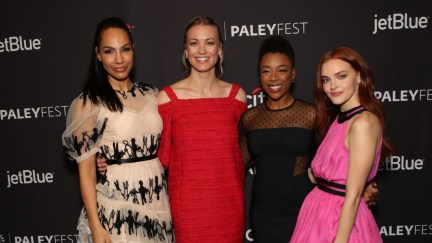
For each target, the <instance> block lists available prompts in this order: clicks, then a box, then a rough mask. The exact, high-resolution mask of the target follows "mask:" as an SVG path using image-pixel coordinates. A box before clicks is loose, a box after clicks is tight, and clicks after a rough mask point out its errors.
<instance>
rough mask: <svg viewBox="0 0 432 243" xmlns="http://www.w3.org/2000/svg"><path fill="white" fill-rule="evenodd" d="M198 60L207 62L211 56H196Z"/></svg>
mask: <svg viewBox="0 0 432 243" xmlns="http://www.w3.org/2000/svg"><path fill="white" fill-rule="evenodd" d="M196 59H197V60H198V62H206V61H207V60H208V59H209V58H208V57H197V58H196Z"/></svg>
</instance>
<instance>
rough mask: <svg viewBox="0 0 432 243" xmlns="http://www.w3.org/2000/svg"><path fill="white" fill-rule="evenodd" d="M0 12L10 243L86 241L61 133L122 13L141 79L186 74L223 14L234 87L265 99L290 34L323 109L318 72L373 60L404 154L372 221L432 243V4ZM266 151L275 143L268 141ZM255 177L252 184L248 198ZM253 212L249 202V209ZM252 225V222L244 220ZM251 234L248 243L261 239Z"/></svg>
mask: <svg viewBox="0 0 432 243" xmlns="http://www.w3.org/2000/svg"><path fill="white" fill-rule="evenodd" d="M1 5H2V6H1V8H0V20H1V21H0V30H1V31H0V69H1V76H2V88H1V96H0V100H1V103H0V134H1V139H2V146H0V155H1V158H2V159H1V166H0V201H1V207H0V216H1V217H0V243H5V242H6V243H12V242H16V243H27V242H28V243H36V242H76V230H75V227H76V224H77V220H78V215H79V211H80V208H81V207H82V203H81V198H80V193H79V185H78V175H77V166H76V164H72V163H71V162H67V161H65V160H64V158H63V149H62V144H61V134H62V132H63V130H64V128H65V118H66V114H67V111H68V107H69V104H70V102H71V101H72V99H73V98H74V97H75V96H77V95H78V94H79V92H80V91H81V89H82V87H83V84H84V80H85V78H86V74H87V70H88V66H89V63H90V54H91V51H92V50H91V45H92V39H93V34H94V30H95V27H96V24H97V23H98V22H99V21H100V20H102V19H103V18H105V17H108V16H118V17H121V18H123V19H124V20H125V21H126V22H127V23H128V24H129V25H130V26H131V31H132V35H133V37H134V39H135V69H136V70H135V78H134V80H135V81H141V82H145V83H150V84H152V85H154V86H156V87H158V88H162V87H163V86H166V85H168V84H170V83H172V82H174V81H176V80H179V79H181V78H182V77H183V69H182V64H181V54H182V38H183V31H184V27H185V25H186V24H187V22H188V21H189V20H190V19H192V18H193V17H195V16H198V15H208V16H211V17H213V18H214V19H215V20H216V21H217V23H218V24H219V25H220V26H221V29H222V32H223V33H222V34H223V38H224V40H225V46H224V51H225V66H224V67H225V68H224V73H225V75H224V79H225V80H227V81H230V82H235V83H239V84H240V85H241V86H242V87H243V88H244V89H245V90H246V92H247V93H248V96H247V97H248V107H249V108H250V107H253V106H255V105H257V104H259V103H261V102H263V99H264V95H263V93H262V91H261V89H260V88H259V80H258V70H257V65H258V63H257V58H258V49H259V45H260V43H261V41H262V40H264V39H265V38H266V37H268V36H270V35H282V36H284V37H286V38H288V39H289V41H290V42H291V43H292V44H293V46H294V48H295V51H296V54H297V55H296V56H297V63H296V64H297V65H296V69H297V72H296V74H297V75H296V76H297V77H296V83H295V86H294V87H293V93H294V95H295V96H296V97H297V98H299V99H303V100H305V101H308V102H313V92H314V82H315V73H316V67H317V64H318V61H319V59H320V57H321V56H322V55H323V54H324V53H325V52H327V51H328V50H330V49H334V48H336V47H339V46H349V47H352V48H354V49H355V50H357V51H359V52H360V53H361V54H362V55H363V56H364V57H365V58H366V60H367V61H368V63H369V65H370V66H371V68H372V70H373V72H374V74H375V78H376V82H377V83H376V92H375V95H376V97H377V98H378V99H380V100H381V101H382V102H383V103H384V107H385V110H386V114H387V129H388V130H387V131H388V135H389V137H390V138H391V140H392V141H393V143H394V144H395V146H396V148H397V154H395V155H394V156H392V157H391V158H388V159H387V161H385V163H384V165H383V166H382V167H380V170H379V173H378V177H377V182H378V184H379V189H380V191H381V193H382V196H381V199H380V200H379V202H378V204H377V205H376V206H375V207H373V209H372V210H373V213H374V215H375V218H376V221H377V223H378V226H379V229H380V233H381V236H382V238H383V240H384V242H392V243H394V242H432V206H431V205H432V193H431V188H432V167H431V165H430V164H431V163H432V75H431V73H430V72H431V70H432V58H431V57H432V44H431V43H432V23H431V22H432V20H431V19H430V16H431V14H432V7H431V3H430V0H413V1H403V0H395V1H356V2H354V1H341V0H336V1H310V0H305V1H289V0H283V1H275V0H269V1H259V0H250V1H228V0H219V1H194V0H185V1H134V0H124V1H114V0H106V1H100V0H98V1H84V0H77V1H21V0H16V1H3V2H2V3H1ZM263 142H265V141H263ZM253 176H254V175H253V172H250V173H248V175H247V176H246V185H245V190H246V195H247V197H248V198H249V197H250V187H251V182H252V180H253ZM248 206H249V205H248V204H247V205H246V210H247V207H248ZM245 220H248V219H245ZM252 241H253V236H252V234H251V231H250V230H249V227H247V229H246V231H245V242H252Z"/></svg>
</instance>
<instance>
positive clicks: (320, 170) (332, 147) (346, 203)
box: [290, 47, 392, 243]
mask: <svg viewBox="0 0 432 243" xmlns="http://www.w3.org/2000/svg"><path fill="white" fill-rule="evenodd" d="M373 87H374V82H373V77H372V73H371V72H370V70H369V68H368V65H367V63H366V61H365V60H364V59H363V57H362V56H361V55H360V54H358V53H357V52H356V51H354V50H352V49H350V48H346V47H341V48H337V49H335V50H333V51H330V52H328V53H327V54H325V55H324V57H323V58H322V59H321V62H320V64H319V66H318V71H317V83H316V93H315V102H316V105H317V118H316V126H317V133H318V137H319V138H320V140H321V139H322V138H323V137H324V136H325V137H324V139H323V140H322V142H321V145H320V146H319V148H318V151H317V153H316V156H315V158H314V160H313V162H312V166H311V167H312V170H313V173H314V175H315V176H316V183H317V184H318V186H317V187H315V189H313V190H312V191H311V192H310V193H309V194H308V196H307V197H306V199H305V201H304V202H303V205H302V208H301V210H300V213H299V216H298V219H297V224H296V228H295V230H294V234H293V236H292V238H291V241H290V242H301V243H305V242H311V243H312V242H313V243H315V242H320V243H325V242H330V243H331V242H335V243H339V242H344V243H346V242H352V243H354V242H358V243H368V242H371V243H372V242H373V243H375V242H382V239H381V237H380V233H379V229H378V226H377V225H376V223H375V220H374V217H373V215H372V213H371V211H370V210H369V208H368V207H367V205H366V202H365V200H364V199H363V198H362V193H363V189H364V187H365V185H366V184H367V183H368V182H370V181H371V180H372V179H373V178H374V177H375V175H376V172H377V169H378V164H379V161H380V159H381V158H385V156H387V155H388V154H389V152H390V151H391V150H392V148H391V145H390V144H389V142H388V141H387V139H386V138H385V137H384V135H383V134H384V124H385V123H384V116H383V112H382V106H381V104H380V102H379V101H378V100H377V99H376V98H375V96H374V94H373Z"/></svg>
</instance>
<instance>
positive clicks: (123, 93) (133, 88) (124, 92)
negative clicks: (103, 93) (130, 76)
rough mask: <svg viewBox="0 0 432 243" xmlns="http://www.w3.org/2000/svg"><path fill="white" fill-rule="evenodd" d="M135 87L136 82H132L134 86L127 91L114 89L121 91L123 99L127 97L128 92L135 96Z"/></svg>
mask: <svg viewBox="0 0 432 243" xmlns="http://www.w3.org/2000/svg"><path fill="white" fill-rule="evenodd" d="M135 88H136V87H135V83H132V86H131V87H130V88H129V90H127V91H123V90H118V89H114V91H115V92H117V93H119V94H120V95H121V96H122V97H123V99H127V93H131V94H132V96H133V97H135V96H136V94H135Z"/></svg>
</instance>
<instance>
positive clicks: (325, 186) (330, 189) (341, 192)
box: [317, 177, 346, 197]
mask: <svg viewBox="0 0 432 243" xmlns="http://www.w3.org/2000/svg"><path fill="white" fill-rule="evenodd" d="M317 180H318V188H319V189H321V190H322V191H325V192H327V193H330V194H333V195H337V196H341V197H344V196H345V190H346V186H345V185H342V184H338V183H335V182H331V181H327V180H324V179H323V178H319V177H317Z"/></svg>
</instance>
